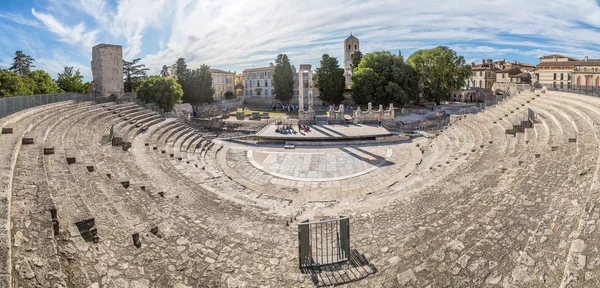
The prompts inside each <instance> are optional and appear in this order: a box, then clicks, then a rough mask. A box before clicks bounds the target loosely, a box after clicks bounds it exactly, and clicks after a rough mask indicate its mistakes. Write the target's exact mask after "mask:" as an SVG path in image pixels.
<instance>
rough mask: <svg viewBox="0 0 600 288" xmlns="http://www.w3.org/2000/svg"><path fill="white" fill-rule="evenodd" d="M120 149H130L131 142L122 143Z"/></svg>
mask: <svg viewBox="0 0 600 288" xmlns="http://www.w3.org/2000/svg"><path fill="white" fill-rule="evenodd" d="M121 148H123V151H127V150H129V148H131V142H123V143H121Z"/></svg>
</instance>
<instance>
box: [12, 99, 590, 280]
mask: <svg viewBox="0 0 600 288" xmlns="http://www.w3.org/2000/svg"><path fill="white" fill-rule="evenodd" d="M528 108H530V109H532V110H533V111H534V112H535V113H536V123H535V125H534V127H533V128H526V129H524V133H516V134H515V135H514V136H513V135H507V134H506V133H505V132H506V129H508V128H512V125H513V124H515V120H519V119H517V118H518V115H524V114H525V113H524V111H526V110H527V109H528ZM515 115H516V116H515ZM598 123H600V99H598V98H594V97H586V96H581V95H575V94H569V93H559V92H548V93H545V94H541V95H539V96H537V95H535V94H534V93H528V92H523V93H521V94H518V95H514V96H512V97H510V98H509V99H508V100H506V101H503V102H501V103H499V104H498V105H496V106H494V107H489V108H487V109H486V110H485V111H484V112H482V113H478V114H469V115H463V116H452V118H451V121H450V124H449V126H448V127H446V128H445V129H444V130H443V131H440V132H438V133H433V134H427V135H426V136H427V137H421V138H418V139H415V140H414V141H412V142H403V143H397V144H390V145H371V146H369V145H361V146H356V147H354V146H353V147H328V148H321V149H296V150H283V149H279V148H273V147H271V148H268V147H259V146H242V145H238V144H229V143H226V142H224V141H221V140H218V139H215V135H212V134H211V133H206V132H199V131H195V130H193V129H189V127H187V126H186V125H185V124H183V123H182V122H180V121H176V120H174V119H166V120H164V119H160V118H158V117H156V115H155V114H154V113H152V112H150V111H146V110H143V109H139V108H138V107H137V106H135V105H132V104H104V105H93V104H92V103H71V102H64V103H59V104H54V105H48V106H40V107H36V108H32V109H30V110H28V111H24V112H21V113H17V114H13V115H11V116H9V117H6V118H2V119H0V127H2V128H12V130H13V131H12V133H7V134H2V135H0V141H2V143H3V144H4V143H6V145H0V164H1V165H2V166H1V167H2V170H1V172H2V174H1V178H0V180H1V181H2V183H1V184H2V185H0V187H2V189H3V190H1V191H2V192H3V194H2V195H0V196H1V197H2V198H1V199H2V201H0V212H2V213H0V215H3V217H2V218H0V219H2V220H1V221H4V222H5V223H4V224H5V225H2V226H1V227H4V228H2V229H1V230H0V236H2V237H1V238H0V248H1V249H0V260H1V261H0V287H9V284H8V283H10V282H11V281H12V282H13V283H14V287H180V288H183V287H314V286H315V285H314V284H313V282H312V280H311V277H310V275H307V274H302V273H301V271H299V269H298V268H297V265H298V264H297V263H298V258H297V253H298V246H297V241H298V234H297V227H296V224H297V221H299V220H303V219H307V218H308V219H313V220H315V219H316V220H318V219H328V218H331V217H336V216H339V215H345V216H349V217H350V226H351V228H350V231H351V240H350V241H351V242H350V243H351V247H352V248H353V249H356V250H357V251H358V252H359V253H361V254H363V255H364V256H365V258H366V259H367V260H368V261H369V262H370V263H371V264H373V265H374V266H375V267H376V268H377V270H378V272H377V273H375V274H372V275H369V276H368V277H366V278H364V279H362V280H360V281H356V282H350V283H347V284H344V285H345V286H346V287H600V267H599V266H600V254H599V252H598V249H599V247H600V242H599V240H598V239H600V237H599V236H600V235H598V233H599V231H598V230H600V229H597V225H598V221H600V216H599V215H600V212H598V209H597V207H598V205H596V204H597V202H598V199H600V195H599V194H600V191H599V189H598V175H599V174H600V169H599V168H598V167H600V166H599V165H598V160H599V159H598V145H599V144H600V139H599V138H598V137H599V136H600V129H599V128H598V127H600V126H598V125H599V124H598ZM112 125H114V126H113V127H114V128H115V131H116V132H117V136H120V135H123V136H125V137H123V139H126V140H128V141H129V140H131V148H129V149H124V148H125V147H121V146H112V145H110V144H106V145H102V144H101V143H102V140H103V138H105V137H104V136H105V135H106V134H107V133H108V131H109V129H110V127H111V126H112ZM145 128H147V129H145ZM7 132H8V131H7ZM23 139H32V142H31V143H30V144H23V143H29V142H28V141H24V140H23ZM49 148H53V149H52V150H51V152H52V153H50V150H48V149H49ZM249 151H252V152H251V153H249ZM45 152H47V153H45ZM249 156H251V157H249ZM252 161H254V162H255V163H252ZM373 168H374V169H373ZM370 169H372V170H370ZM278 175H280V176H283V177H279V176H278ZM350 176H352V177H350ZM286 177H287V178H288V179H286ZM336 177H341V178H336ZM344 177H347V178H344ZM342 178H343V179H342ZM330 280H331V279H330ZM334 280H335V279H334ZM342 280H343V279H342ZM334 282H335V281H334Z"/></svg>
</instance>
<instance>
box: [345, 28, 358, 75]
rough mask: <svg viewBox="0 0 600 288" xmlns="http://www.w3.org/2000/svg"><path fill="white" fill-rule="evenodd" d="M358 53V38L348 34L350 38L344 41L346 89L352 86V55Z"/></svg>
mask: <svg viewBox="0 0 600 288" xmlns="http://www.w3.org/2000/svg"><path fill="white" fill-rule="evenodd" d="M356 51H360V43H359V41H358V38H356V37H354V36H353V35H352V33H350V37H348V38H346V40H344V77H346V87H350V86H351V85H352V53H354V52H356Z"/></svg>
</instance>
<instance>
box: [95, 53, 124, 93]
mask: <svg viewBox="0 0 600 288" xmlns="http://www.w3.org/2000/svg"><path fill="white" fill-rule="evenodd" d="M92 75H93V77H94V83H95V85H96V87H95V92H96V95H95V96H96V97H109V96H112V95H114V96H113V97H121V96H123V48H122V47H121V46H118V45H109V44H98V45H96V46H94V47H93V48H92Z"/></svg>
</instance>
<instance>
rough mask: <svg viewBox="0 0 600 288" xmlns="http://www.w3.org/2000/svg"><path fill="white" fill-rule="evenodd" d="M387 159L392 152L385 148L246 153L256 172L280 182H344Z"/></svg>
mask: <svg viewBox="0 0 600 288" xmlns="http://www.w3.org/2000/svg"><path fill="white" fill-rule="evenodd" d="M336 150H337V151H336ZM391 156H392V149H385V148H384V149H370V148H367V149H360V150H359V149H355V148H337V149H330V151H322V152H321V151H306V152H300V151H294V152H287V151H272V152H271V151H258V150H248V160H249V161H250V163H252V165H254V167H256V168H258V169H260V170H263V171H265V172H267V173H269V174H271V175H273V176H276V177H280V178H283V179H288V180H295V181H315V182H318V181H335V180H342V179H348V178H353V177H356V176H359V175H362V174H365V173H368V172H371V171H373V170H375V169H377V168H379V166H382V165H384V164H385V163H386V162H387V160H386V158H390V157H391Z"/></svg>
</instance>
